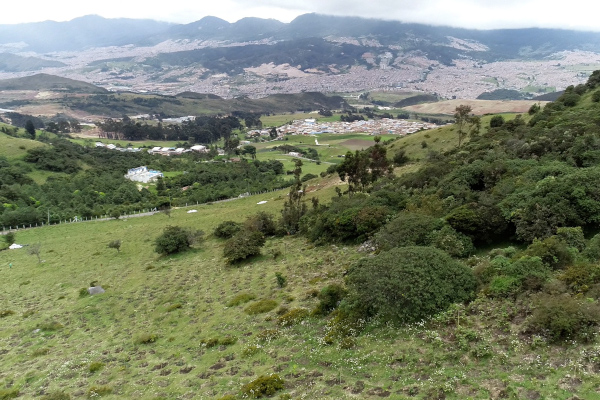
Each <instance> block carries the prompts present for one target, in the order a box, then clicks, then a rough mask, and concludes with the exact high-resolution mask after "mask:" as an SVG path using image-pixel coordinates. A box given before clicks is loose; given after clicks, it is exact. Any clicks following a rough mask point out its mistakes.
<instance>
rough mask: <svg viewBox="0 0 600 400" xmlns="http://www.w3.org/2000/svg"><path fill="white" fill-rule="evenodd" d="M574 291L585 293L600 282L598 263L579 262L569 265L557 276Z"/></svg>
mask: <svg viewBox="0 0 600 400" xmlns="http://www.w3.org/2000/svg"><path fill="white" fill-rule="evenodd" d="M558 278H559V279H560V280H561V281H562V282H564V283H565V284H566V285H567V287H568V288H569V289H570V290H571V291H572V292H574V293H585V292H587V291H588V290H589V288H590V287H591V286H593V285H594V284H596V283H600V265H596V264H589V263H585V262H579V263H576V264H574V265H571V266H570V267H568V268H567V269H565V270H564V271H563V273H562V274H560V276H559V277H558Z"/></svg>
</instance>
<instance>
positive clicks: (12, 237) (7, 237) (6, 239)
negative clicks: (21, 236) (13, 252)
mask: <svg viewBox="0 0 600 400" xmlns="http://www.w3.org/2000/svg"><path fill="white" fill-rule="evenodd" d="M16 236H17V235H16V234H15V233H14V232H8V233H7V234H6V235H4V242H5V243H6V244H7V245H8V246H10V245H11V244H13V243H14V242H15V240H16Z"/></svg>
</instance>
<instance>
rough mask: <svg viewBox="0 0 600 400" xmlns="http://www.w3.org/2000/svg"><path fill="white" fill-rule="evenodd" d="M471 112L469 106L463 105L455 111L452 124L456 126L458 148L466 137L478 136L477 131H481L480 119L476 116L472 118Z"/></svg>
mask: <svg viewBox="0 0 600 400" xmlns="http://www.w3.org/2000/svg"><path fill="white" fill-rule="evenodd" d="M471 111H473V109H472V108H471V106H467V105H463V104H461V105H459V106H458V107H456V109H455V113H454V123H455V124H456V127H457V132H458V147H459V148H460V146H461V144H462V141H463V140H464V139H465V138H466V137H467V135H476V134H479V130H480V129H481V119H480V118H479V117H478V116H476V115H473V116H472V115H471Z"/></svg>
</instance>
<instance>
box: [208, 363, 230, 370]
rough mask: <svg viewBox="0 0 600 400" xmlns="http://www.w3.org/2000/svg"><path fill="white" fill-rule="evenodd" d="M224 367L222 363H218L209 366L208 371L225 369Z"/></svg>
mask: <svg viewBox="0 0 600 400" xmlns="http://www.w3.org/2000/svg"><path fill="white" fill-rule="evenodd" d="M225 366H226V364H225V363H224V362H218V363H216V364H215V365H213V366H211V367H210V369H214V370H217V369H222V368H225Z"/></svg>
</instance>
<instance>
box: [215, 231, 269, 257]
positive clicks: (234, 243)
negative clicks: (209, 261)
mask: <svg viewBox="0 0 600 400" xmlns="http://www.w3.org/2000/svg"><path fill="white" fill-rule="evenodd" d="M264 244H265V236H264V235H263V234H262V233H261V232H259V231H255V230H248V229H244V230H241V231H239V232H238V233H236V234H235V235H234V236H233V237H232V238H231V239H229V240H227V242H226V243H225V247H224V248H223V256H224V257H225V259H226V260H227V262H229V263H230V264H233V263H236V262H238V261H241V260H245V259H247V258H250V257H253V256H256V255H259V254H260V249H261V247H262V246H264Z"/></svg>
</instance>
